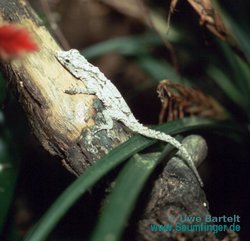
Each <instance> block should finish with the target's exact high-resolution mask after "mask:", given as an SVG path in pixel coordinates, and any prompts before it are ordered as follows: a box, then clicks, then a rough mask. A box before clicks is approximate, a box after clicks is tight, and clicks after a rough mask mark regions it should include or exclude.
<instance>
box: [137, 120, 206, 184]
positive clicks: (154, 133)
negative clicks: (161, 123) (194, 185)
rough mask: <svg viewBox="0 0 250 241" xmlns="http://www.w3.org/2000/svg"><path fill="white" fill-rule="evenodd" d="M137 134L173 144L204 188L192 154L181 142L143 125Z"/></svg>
mask: <svg viewBox="0 0 250 241" xmlns="http://www.w3.org/2000/svg"><path fill="white" fill-rule="evenodd" d="M139 124H140V123H139ZM137 133H139V134H141V135H143V136H146V137H149V138H153V139H158V140H161V141H164V142H167V143H169V144H171V145H172V146H174V147H176V148H177V149H178V150H180V153H181V155H182V157H183V158H184V159H185V161H186V163H187V165H188V166H189V168H190V169H191V170H192V171H193V173H194V175H195V176H196V178H197V180H198V181H199V183H200V185H201V186H202V187H203V182H202V180H201V177H200V175H199V173H198V171H197V169H196V166H195V164H194V162H193V160H192V158H191V156H190V154H189V153H188V151H187V149H186V148H185V147H184V146H183V145H182V144H181V143H180V142H179V141H177V140H176V139H175V138H174V137H172V136H170V135H167V134H165V133H163V132H160V131H156V130H152V129H149V128H147V127H146V126H143V125H142V124H140V127H139V128H138V131H137Z"/></svg>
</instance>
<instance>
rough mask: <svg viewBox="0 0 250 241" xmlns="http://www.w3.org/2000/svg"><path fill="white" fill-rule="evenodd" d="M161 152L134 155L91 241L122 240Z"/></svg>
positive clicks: (109, 198)
mask: <svg viewBox="0 0 250 241" xmlns="http://www.w3.org/2000/svg"><path fill="white" fill-rule="evenodd" d="M159 157H160V153H152V154H147V155H138V154H136V155H134V156H133V157H132V158H131V159H130V160H129V161H128V163H127V164H126V166H125V167H124V168H123V170H122V171H121V172H120V174H119V176H118V178H117V179H116V181H115V187H114V189H113V191H112V193H111V195H109V197H108V198H107V205H106V206H105V207H104V209H103V212H102V214H101V217H100V220H99V222H98V224H97V226H96V228H95V231H94V233H93V236H92V238H91V241H99V240H103V241H105V240H120V236H121V234H122V231H123V229H124V227H125V226H126V223H127V220H128V218H129V216H130V214H131V213H132V210H133V208H134V206H135V203H136V200H137V197H138V195H139V193H140V192H141V189H142V188H143V185H144V184H145V182H146V180H147V178H148V177H149V175H150V174H151V172H152V171H153V170H154V167H156V165H157V163H158V160H159ZM124 194H126V199H124Z"/></svg>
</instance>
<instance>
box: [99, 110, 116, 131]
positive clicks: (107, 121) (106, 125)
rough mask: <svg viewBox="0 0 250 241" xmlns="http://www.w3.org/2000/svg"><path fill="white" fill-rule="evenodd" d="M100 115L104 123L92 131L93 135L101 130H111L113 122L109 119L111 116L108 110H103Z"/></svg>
mask: <svg viewBox="0 0 250 241" xmlns="http://www.w3.org/2000/svg"><path fill="white" fill-rule="evenodd" d="M102 114H103V117H104V121H105V123H103V124H101V125H99V126H97V127H96V129H95V130H94V133H97V132H99V131H101V130H107V131H109V130H111V129H112V128H113V125H114V122H113V119H112V117H111V115H110V113H109V110H104V111H103V112H102Z"/></svg>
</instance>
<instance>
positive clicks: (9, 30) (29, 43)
mask: <svg viewBox="0 0 250 241" xmlns="http://www.w3.org/2000/svg"><path fill="white" fill-rule="evenodd" d="M37 50H38V46H37V44H36V43H35V42H34V41H33V40H32V38H31V36H30V34H29V32H28V31H27V30H26V29H25V28H21V27H19V26H17V25H14V24H7V25H2V26H0V58H2V59H9V58H11V57H16V56H19V55H21V54H23V53H27V52H33V51H37Z"/></svg>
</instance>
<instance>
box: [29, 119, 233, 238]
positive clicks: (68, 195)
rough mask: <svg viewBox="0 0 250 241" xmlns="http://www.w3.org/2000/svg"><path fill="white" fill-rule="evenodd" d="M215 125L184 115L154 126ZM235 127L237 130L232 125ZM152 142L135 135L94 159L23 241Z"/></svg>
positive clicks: (46, 229) (42, 232)
mask: <svg viewBox="0 0 250 241" xmlns="http://www.w3.org/2000/svg"><path fill="white" fill-rule="evenodd" d="M216 126H218V125H217V124H215V122H214V121H211V120H208V119H203V118H188V119H183V120H178V121H173V122H169V123H167V124H164V125H162V126H160V127H157V128H156V129H157V130H160V131H164V132H167V133H168V134H172V135H173V134H177V133H182V132H184V131H190V130H193V129H197V128H208V127H210V128H213V127H216ZM219 128H223V131H224V133H228V131H229V130H230V131H231V132H233V131H234V129H233V127H232V126H229V127H228V126H227V125H225V124H222V125H221V126H220V125H219ZM225 129H226V131H225ZM236 131H238V130H237V129H236ZM154 143H156V140H153V139H148V138H145V137H143V136H139V135H137V136H135V137H132V138H131V139H129V140H128V141H127V142H125V143H123V144H121V145H119V146H118V147H116V148H115V149H114V150H112V151H111V152H110V153H109V154H108V155H106V156H105V157H103V158H102V159H101V160H99V161H98V162H96V163H95V164H94V165H93V166H91V167H90V168H89V169H87V170H86V171H85V172H84V173H83V174H82V175H81V176H80V177H79V178H78V179H76V180H75V181H74V182H73V183H72V184H71V185H70V186H69V187H68V188H67V189H66V190H65V191H64V192H63V193H62V194H61V195H60V196H59V197H58V199H57V200H56V201H55V202H54V203H53V205H52V206H51V207H50V208H49V210H48V211H47V212H46V213H45V214H44V216H43V217H42V218H41V219H40V220H39V221H38V223H37V224H36V225H35V226H34V228H33V229H32V230H31V232H30V233H29V234H28V236H27V237H26V238H25V241H43V240H45V239H46V238H47V236H48V234H49V233H50V232H51V231H52V230H53V228H54V227H55V226H56V224H57V223H58V222H59V221H60V219H61V218H62V217H63V216H64V215H65V214H66V212H67V211H68V210H69V208H70V207H71V206H72V205H73V204H74V203H75V202H76V201H77V200H78V199H79V198H80V197H81V195H83V194H84V193H85V192H86V191H87V190H88V189H89V188H90V187H91V186H92V185H94V184H95V182H97V181H98V180H99V179H100V178H102V177H103V176H104V175H105V174H107V173H108V172H109V171H110V170H111V169H113V168H114V167H115V166H117V165H118V164H120V163H121V162H122V161H124V160H126V159H127V158H129V157H130V156H132V155H133V154H135V153H137V152H139V151H141V150H143V149H145V148H146V147H149V146H150V145H153V144H154Z"/></svg>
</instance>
